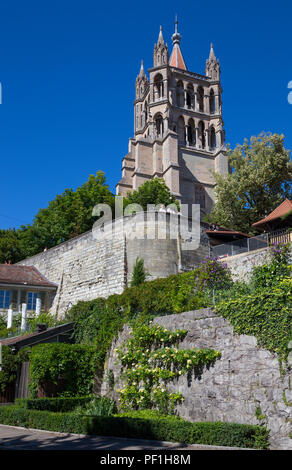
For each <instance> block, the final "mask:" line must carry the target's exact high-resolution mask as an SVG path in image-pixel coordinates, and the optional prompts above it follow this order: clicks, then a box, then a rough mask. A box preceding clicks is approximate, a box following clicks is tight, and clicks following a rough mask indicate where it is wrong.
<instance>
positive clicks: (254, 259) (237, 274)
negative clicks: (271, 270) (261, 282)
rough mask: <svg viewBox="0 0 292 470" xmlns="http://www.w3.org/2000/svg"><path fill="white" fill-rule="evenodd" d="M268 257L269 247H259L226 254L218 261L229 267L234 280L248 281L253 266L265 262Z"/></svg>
mask: <svg viewBox="0 0 292 470" xmlns="http://www.w3.org/2000/svg"><path fill="white" fill-rule="evenodd" d="M269 258H270V250H269V248H261V249H260V250H255V251H249V252H246V253H240V254H239V255H234V256H228V257H227V258H222V259H221V260H220V261H221V262H222V263H226V264H227V266H228V268H230V270H231V274H232V277H233V280H234V281H249V279H250V277H251V274H252V270H253V268H254V266H259V265H262V264H264V263H266V262H267V261H268V260H269Z"/></svg>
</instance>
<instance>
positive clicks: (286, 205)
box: [252, 199, 292, 227]
mask: <svg viewBox="0 0 292 470" xmlns="http://www.w3.org/2000/svg"><path fill="white" fill-rule="evenodd" d="M291 210H292V201H290V200H289V199H285V201H283V202H282V204H280V205H279V206H278V207H276V209H274V210H273V211H272V212H271V213H270V214H269V215H267V217H265V218H264V219H262V220H259V221H258V222H255V223H254V224H252V225H253V227H257V226H259V225H262V224H265V223H268V222H271V221H272V220H276V219H279V218H280V217H282V216H283V215H286V214H287V213H288V212H290V211H291Z"/></svg>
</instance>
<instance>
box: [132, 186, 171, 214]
mask: <svg viewBox="0 0 292 470" xmlns="http://www.w3.org/2000/svg"><path fill="white" fill-rule="evenodd" d="M128 204H140V206H142V207H143V210H144V211H146V210H147V204H155V205H158V204H163V205H165V206H168V205H169V204H175V205H176V206H177V207H178V208H179V203H178V201H177V200H176V199H175V197H174V196H173V195H172V194H171V192H170V190H169V188H168V187H167V186H166V184H165V182H164V180H163V179H161V178H153V179H152V180H149V181H146V182H145V183H144V184H142V185H141V186H140V187H139V188H138V189H137V190H136V191H133V192H132V193H128V194H127V197H126V198H125V199H124V207H126V206H127V205H128Z"/></svg>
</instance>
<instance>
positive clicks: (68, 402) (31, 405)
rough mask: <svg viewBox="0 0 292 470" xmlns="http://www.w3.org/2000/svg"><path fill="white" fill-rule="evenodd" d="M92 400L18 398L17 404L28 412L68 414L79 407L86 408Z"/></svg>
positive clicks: (83, 398)
mask: <svg viewBox="0 0 292 470" xmlns="http://www.w3.org/2000/svg"><path fill="white" fill-rule="evenodd" d="M91 400H92V395H88V396H86V397H68V398H64V397H59V398H18V399H16V400H15V404H16V405H18V406H20V407H21V408H25V409H27V410H40V411H44V410H46V411H54V412H67V411H72V410H74V409H75V408H77V407H78V406H83V407H85V406H86V405H87V404H88V403H89V402H90V401H91Z"/></svg>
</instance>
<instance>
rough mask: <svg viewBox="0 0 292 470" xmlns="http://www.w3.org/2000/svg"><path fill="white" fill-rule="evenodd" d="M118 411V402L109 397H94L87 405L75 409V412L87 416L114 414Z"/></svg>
mask: <svg viewBox="0 0 292 470" xmlns="http://www.w3.org/2000/svg"><path fill="white" fill-rule="evenodd" d="M117 412H118V409H117V405H116V402H115V401H114V400H112V399H111V398H108V397H93V398H92V399H91V400H90V401H89V402H88V403H86V404H85V406H80V407H78V408H77V409H76V410H75V413H78V414H79V415H86V416H113V414H114V413H117Z"/></svg>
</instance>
